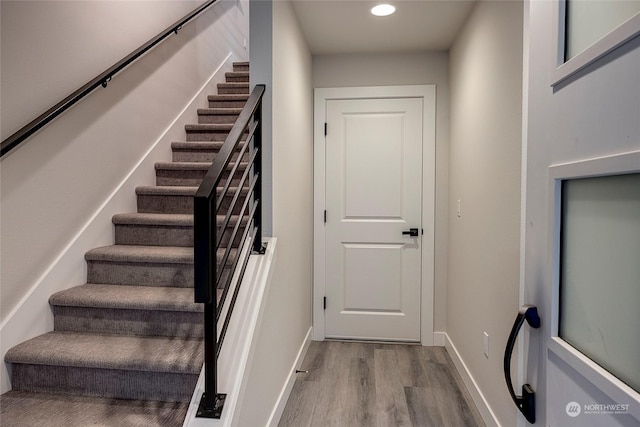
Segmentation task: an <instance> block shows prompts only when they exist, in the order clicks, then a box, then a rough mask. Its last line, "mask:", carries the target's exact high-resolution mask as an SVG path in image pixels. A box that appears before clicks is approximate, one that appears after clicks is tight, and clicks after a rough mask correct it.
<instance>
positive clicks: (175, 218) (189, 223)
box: [112, 212, 193, 227]
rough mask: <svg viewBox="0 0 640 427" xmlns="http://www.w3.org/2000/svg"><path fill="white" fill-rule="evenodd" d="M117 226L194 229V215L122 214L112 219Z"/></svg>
mask: <svg viewBox="0 0 640 427" xmlns="http://www.w3.org/2000/svg"><path fill="white" fill-rule="evenodd" d="M112 221H113V223H114V224H116V225H154V226H162V225H166V226H174V227H193V215H189V214H161V213H140V212H132V213H122V214H116V215H114V216H113V219H112Z"/></svg>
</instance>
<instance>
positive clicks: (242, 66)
mask: <svg viewBox="0 0 640 427" xmlns="http://www.w3.org/2000/svg"><path fill="white" fill-rule="evenodd" d="M233 71H237V72H249V63H248V62H240V63H238V62H236V63H235V64H233Z"/></svg>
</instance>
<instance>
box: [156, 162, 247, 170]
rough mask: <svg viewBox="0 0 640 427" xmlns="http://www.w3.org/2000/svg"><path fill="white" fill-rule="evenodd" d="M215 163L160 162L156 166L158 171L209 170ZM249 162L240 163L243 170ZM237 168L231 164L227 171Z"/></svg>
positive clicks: (233, 163)
mask: <svg viewBox="0 0 640 427" xmlns="http://www.w3.org/2000/svg"><path fill="white" fill-rule="evenodd" d="M212 164H213V162H158V163H156V164H155V168H156V170H173V171H178V170H204V171H206V170H209V169H210V168H211V165H212ZM247 164H248V163H247V162H240V167H241V168H246V167H247ZM234 166H235V162H233V161H232V162H229V164H228V165H227V169H231V168H233V167H234Z"/></svg>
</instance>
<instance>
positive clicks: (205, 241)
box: [193, 85, 265, 418]
mask: <svg viewBox="0 0 640 427" xmlns="http://www.w3.org/2000/svg"><path fill="white" fill-rule="evenodd" d="M264 91H265V85H257V86H256V87H255V88H254V89H253V92H252V93H251V95H250V96H249V99H248V100H247V103H246V104H245V106H244V108H243V110H242V112H241V113H240V115H239V116H238V119H237V120H236V123H235V124H234V125H233V127H232V129H231V131H230V132H229V135H228V136H227V139H226V140H225V142H224V144H223V145H222V148H220V151H219V152H218V153H217V154H216V157H215V159H214V160H213V163H212V164H211V167H210V168H209V170H208V171H207V174H206V175H205V177H204V179H203V180H202V183H201V184H200V187H199V188H198V190H197V192H196V194H195V196H194V199H193V212H194V269H195V271H194V295H195V302H197V303H203V304H204V340H205V342H204V384H205V387H204V388H205V390H204V394H203V395H202V399H201V400H200V406H199V408H198V411H197V415H196V416H198V417H206V418H220V416H221V413H222V407H223V405H224V400H225V398H226V394H221V393H218V389H217V376H218V372H217V364H218V356H219V355H220V349H221V348H222V342H223V341H224V337H225V335H226V331H227V328H228V326H229V322H230V320H231V314H232V312H233V307H234V305H235V301H236V299H237V297H238V291H239V290H240V282H241V281H242V277H243V276H244V272H245V269H246V267H247V264H248V262H249V257H248V256H246V257H244V259H243V260H240V253H241V252H242V250H243V248H244V245H245V244H248V245H250V247H251V250H252V253H260V254H263V253H264V249H265V248H264V246H263V244H262V202H261V195H262V96H263V95H264ZM243 138H244V141H245V142H244V144H241V141H242V140H243ZM234 157H235V164H234V165H233V167H232V168H231V171H230V172H229V173H228V174H227V176H226V177H225V178H223V176H224V174H225V173H226V171H227V170H228V169H229V165H230V163H231V161H232V159H233V158H234ZM241 164H242V165H244V166H245V170H244V172H243V173H242V176H241V177H238V176H237V175H239V172H240V171H241V169H240V165H241ZM229 199H231V200H230V201H229V202H228V200H229ZM219 216H220V217H221V219H220V220H218V217H219ZM232 217H236V218H235V223H234V224H233V225H231V224H230V222H231V219H232ZM245 218H246V224H245V225H244V228H242V224H243V222H244V220H245ZM249 236H250V240H249V242H247V240H248V239H249ZM223 237H224V239H223ZM225 240H226V242H227V243H226V248H225V247H223V243H224V242H225ZM235 242H239V243H238V246H239V247H237V248H233V246H234V243H235ZM245 242H246V243H245ZM237 271H238V274H236V272H237ZM234 276H236V277H237V278H238V279H237V282H236V284H235V287H234V288H233V293H232V295H231V299H230V300H229V301H228V302H227V297H228V294H229V291H230V290H231V285H232V283H233V278H234ZM218 290H221V296H220V301H218ZM225 303H227V307H228V308H227V312H226V316H225V318H224V323H223V325H222V330H221V332H220V336H219V337H218V336H217V335H218V322H219V321H220V320H221V319H220V316H221V313H222V310H219V308H220V307H223V306H224V305H225Z"/></svg>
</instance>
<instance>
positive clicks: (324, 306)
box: [322, 297, 327, 310]
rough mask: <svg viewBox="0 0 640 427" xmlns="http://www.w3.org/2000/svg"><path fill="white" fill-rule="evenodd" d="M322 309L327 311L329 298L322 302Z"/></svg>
mask: <svg viewBox="0 0 640 427" xmlns="http://www.w3.org/2000/svg"><path fill="white" fill-rule="evenodd" d="M322 308H323V309H325V310H326V309H327V297H324V299H323V301H322Z"/></svg>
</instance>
